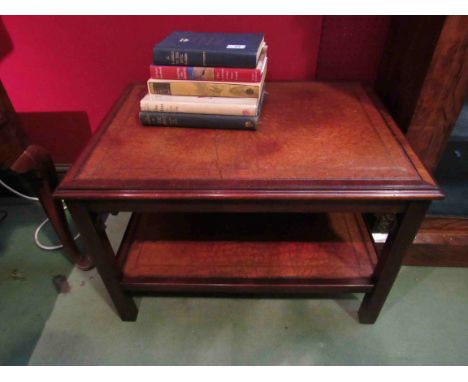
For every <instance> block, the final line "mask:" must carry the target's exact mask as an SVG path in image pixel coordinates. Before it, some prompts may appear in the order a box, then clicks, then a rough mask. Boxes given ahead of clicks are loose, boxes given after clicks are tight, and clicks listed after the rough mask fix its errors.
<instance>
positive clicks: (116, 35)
mask: <svg viewBox="0 0 468 382" xmlns="http://www.w3.org/2000/svg"><path fill="white" fill-rule="evenodd" d="M388 19H389V18H388V17H369V16H368V17H351V16H347V17H332V16H330V17H321V16H8V17H2V18H1V19H0V78H1V80H2V82H3V83H4V85H5V87H6V89H7V91H8V93H9V95H10V98H11V100H12V102H13V105H14V106H15V108H16V110H17V111H18V112H19V113H20V117H21V119H22V121H23V125H24V127H25V129H26V131H27V133H28V136H29V137H30V140H31V141H32V142H35V143H39V144H42V145H43V146H45V147H47V148H48V149H49V150H51V152H52V154H53V156H54V158H55V159H56V161H57V162H60V163H70V162H72V161H73V160H74V159H75V158H76V156H77V155H78V153H79V152H80V150H81V148H82V147H83V145H84V144H85V143H86V141H87V140H88V139H89V137H90V136H91V134H92V132H94V131H95V130H96V129H97V127H98V126H99V123H100V122H101V121H102V119H103V118H104V116H105V114H106V112H107V110H108V109H109V108H110V107H111V105H112V103H113V102H114V101H115V100H116V99H117V98H118V96H119V93H120V92H121V91H122V90H123V88H124V87H125V85H126V84H127V83H128V82H134V81H142V82H143V81H145V80H146V79H147V77H148V65H149V64H150V63H151V49H152V46H153V45H154V44H155V43H156V42H157V41H159V40H160V39H162V38H163V37H164V36H165V35H167V34H168V33H170V32H171V31H173V30H196V31H226V32H228V31H232V32H258V31H261V32H264V33H265V39H266V41H267V43H268V45H269V72H268V77H267V80H314V79H319V80H320V79H324V80H333V79H335V80H336V79H340V80H341V79H344V80H359V81H365V82H369V83H372V82H373V81H374V79H375V73H376V69H377V65H378V63H379V60H380V56H381V53H382V47H383V44H384V40H385V37H386V33H387V30H388Z"/></svg>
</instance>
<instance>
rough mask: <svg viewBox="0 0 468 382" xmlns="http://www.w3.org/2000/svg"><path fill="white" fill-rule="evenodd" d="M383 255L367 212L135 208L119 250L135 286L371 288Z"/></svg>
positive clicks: (126, 282)
mask: <svg viewBox="0 0 468 382" xmlns="http://www.w3.org/2000/svg"><path fill="white" fill-rule="evenodd" d="M376 259H377V256H376V253H375V250H374V246H373V243H372V241H371V238H370V236H369V234H368V231H367V229H366V227H365V225H364V222H363V220H362V218H361V216H360V215H355V214H349V213H333V214H266V213H264V214H250V213H244V214H233V213H229V214H228V213H226V214H224V213H216V214H183V213H174V214H134V215H133V216H132V219H131V221H130V224H129V227H128V229H127V232H126V234H125V236H124V240H123V242H122V245H121V247H120V249H119V252H118V262H119V264H120V265H121V267H122V280H121V283H122V285H123V287H124V288H125V289H127V290H131V291H153V292H183V293H223V294H224V293H241V294H244V293H246V294H257V293H260V294H283V293H286V294H290V293H291V294H313V293H327V292H329V293H341V292H369V291H370V290H372V288H373V282H372V273H373V270H374V267H375V264H376V261H377V260H376Z"/></svg>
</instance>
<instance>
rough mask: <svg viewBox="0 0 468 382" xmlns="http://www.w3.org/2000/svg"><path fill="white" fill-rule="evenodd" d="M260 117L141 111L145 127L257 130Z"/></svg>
mask: <svg viewBox="0 0 468 382" xmlns="http://www.w3.org/2000/svg"><path fill="white" fill-rule="evenodd" d="M257 119H258V117H249V116H238V115H213V114H190V113H159V112H153V111H141V112H140V121H141V123H142V124H143V125H145V126H172V127H196V128H207V129H229V130H233V129H236V130H239V129H240V130H255V127H256V125H257Z"/></svg>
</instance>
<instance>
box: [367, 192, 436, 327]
mask: <svg viewBox="0 0 468 382" xmlns="http://www.w3.org/2000/svg"><path fill="white" fill-rule="evenodd" d="M429 204H430V202H426V201H421V202H411V203H410V204H409V205H408V207H407V209H406V211H405V212H403V213H402V214H400V215H398V216H397V221H396V222H395V226H394V227H393V229H392V230H391V232H390V233H389V235H388V238H387V241H386V242H385V245H384V247H383V249H382V253H381V254H380V256H379V260H378V263H377V266H376V268H375V271H374V280H375V287H374V289H373V290H372V292H369V293H366V295H365V296H364V300H363V301H362V304H361V307H360V308H359V313H358V315H359V321H360V322H361V323H364V324H373V323H374V322H375V321H376V320H377V317H378V316H379V313H380V311H381V309H382V307H383V304H384V303H385V300H386V299H387V296H388V294H389V292H390V289H391V288H392V285H393V282H394V281H395V279H396V276H397V275H398V272H399V270H400V267H401V264H402V262H403V258H404V255H405V251H406V249H407V248H408V246H409V245H410V244H411V243H412V241H413V239H414V237H415V235H416V233H417V231H418V229H419V227H420V225H421V223H422V221H423V219H424V215H425V214H426V210H427V208H428V207H429Z"/></svg>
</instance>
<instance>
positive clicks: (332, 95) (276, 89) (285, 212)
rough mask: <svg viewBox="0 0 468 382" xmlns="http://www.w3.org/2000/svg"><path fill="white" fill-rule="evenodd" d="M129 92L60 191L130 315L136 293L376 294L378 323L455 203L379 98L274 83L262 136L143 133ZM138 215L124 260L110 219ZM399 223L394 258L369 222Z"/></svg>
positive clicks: (372, 299)
mask: <svg viewBox="0 0 468 382" xmlns="http://www.w3.org/2000/svg"><path fill="white" fill-rule="evenodd" d="M145 92H146V89H145V86H144V85H140V84H135V85H131V86H129V87H128V89H127V90H126V91H125V92H124V94H123V95H122V97H121V98H120V100H119V101H118V102H117V103H116V105H115V106H114V108H113V110H112V111H111V112H110V114H109V115H108V117H107V119H106V120H105V122H104V123H103V124H102V126H101V127H100V129H99V130H98V131H97V133H96V134H95V135H94V136H93V138H92V139H91V141H90V143H89V144H88V145H87V147H86V148H85V150H84V151H83V153H82V154H81V156H80V157H79V159H78V160H77V162H76V163H75V164H74V165H73V166H72V167H71V169H70V171H69V172H68V173H67V175H66V177H65V178H64V180H63V181H62V183H61V184H60V186H59V187H58V189H57V190H56V192H55V197H56V198H60V199H64V200H65V202H66V203H67V205H68V207H69V209H70V211H71V213H72V216H73V218H74V220H75V223H76V225H77V227H78V229H79V231H80V232H81V234H82V237H83V239H84V241H85V243H86V245H87V247H88V249H89V251H90V254H91V255H92V257H93V258H94V261H95V263H96V266H97V269H98V272H99V274H100V276H101V277H102V280H103V281H104V284H105V286H106V288H107V290H108V292H109V294H110V296H111V298H112V300H113V302H114V304H115V307H116V309H117V311H118V313H119V315H120V317H121V318H122V320H128V321H132V320H135V319H136V317H137V314H138V309H137V306H136V305H135V302H134V300H133V297H132V296H133V295H134V294H136V293H141V292H152V293H155V294H158V295H161V294H178V293H182V294H185V295H186V294H197V295H198V294H215V295H216V294H222V295H226V294H238V295H253V294H255V295H257V294H258V295H268V296H271V295H285V296H288V295H289V296H297V295H301V296H309V295H310V296H313V295H316V294H317V293H329V294H333V293H344V292H351V293H364V298H363V301H362V303H361V306H360V308H359V312H358V316H359V320H360V322H362V323H373V322H375V320H376V319H377V317H378V315H379V313H380V311H381V309H382V306H383V304H384V302H385V299H386V297H387V295H388V294H389V292H390V289H391V287H392V285H393V283H394V281H395V278H396V276H397V274H398V271H399V269H400V266H401V263H402V259H403V256H404V253H405V249H406V248H407V246H408V245H409V244H410V243H411V241H412V240H413V238H414V236H415V234H416V232H417V230H418V227H419V226H420V223H421V221H422V219H423V217H424V214H425V212H426V209H427V207H428V205H429V203H430V202H431V200H433V199H440V198H442V197H443V195H442V194H441V192H440V190H439V188H438V187H437V185H436V184H435V182H434V181H433V179H432V178H431V176H430V175H429V174H428V172H427V171H426V170H425V168H424V166H423V165H422V164H421V162H420V161H419V159H418V158H417V156H416V155H415V153H414V152H413V150H412V149H411V147H410V146H409V145H408V143H407V141H406V139H405V137H404V136H403V134H402V133H401V132H400V130H399V129H398V127H397V126H396V125H395V123H394V122H393V121H392V119H391V117H390V116H389V115H388V113H387V112H386V111H385V110H384V108H383V107H382V106H381V104H380V103H379V101H378V99H377V98H376V97H375V96H374V95H373V93H372V91H370V90H367V89H365V88H364V87H362V86H361V85H360V84H357V83H317V82H277V83H275V82H271V83H267V84H266V89H265V97H264V103H263V108H262V115H261V118H260V123H259V125H258V129H257V131H239V130H237V131H233V130H210V129H188V128H170V127H144V126H142V125H141V124H140V122H139V120H138V111H139V101H140V99H141V98H142V97H143V95H144V94H145ZM118 211H130V212H132V217H131V219H130V222H129V225H128V228H127V231H126V233H125V235H124V238H123V240H122V243H121V245H120V248H119V250H118V251H117V253H114V252H113V250H112V248H111V246H110V244H109V241H108V238H107V236H106V232H105V226H104V224H103V222H102V219H100V216H102V214H103V213H108V212H118ZM364 213H377V214H379V213H391V214H395V216H396V219H395V223H394V225H393V227H392V228H391V230H390V232H389V235H388V238H387V241H386V242H385V244H384V245H383V247H382V249H381V250H378V249H377V248H376V246H375V244H374V242H373V239H372V235H371V234H370V233H369V230H368V228H367V226H366V223H365V220H364V219H363V216H362V214H364Z"/></svg>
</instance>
